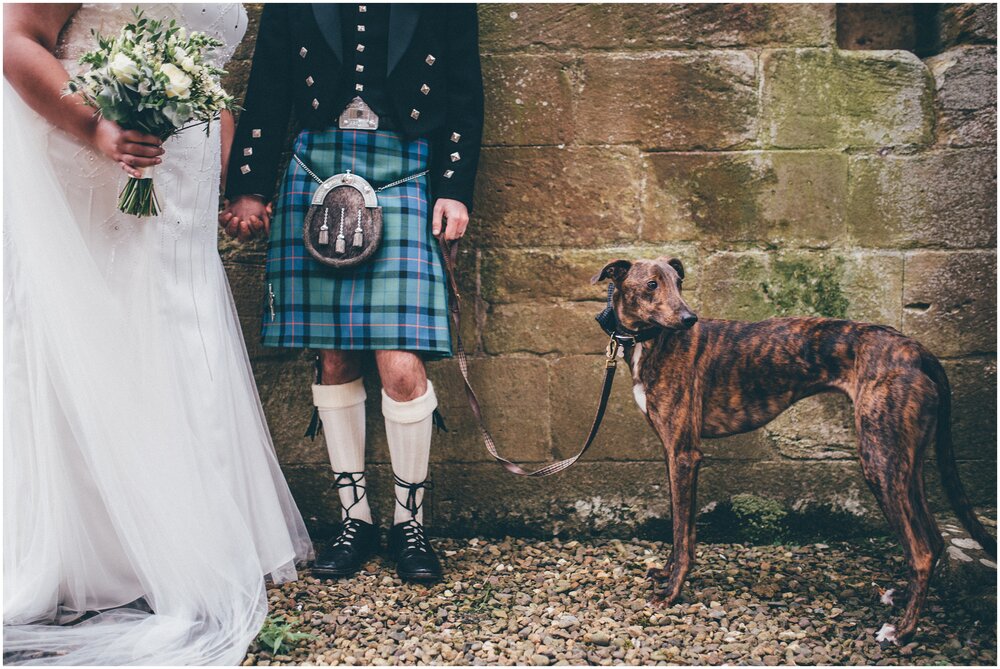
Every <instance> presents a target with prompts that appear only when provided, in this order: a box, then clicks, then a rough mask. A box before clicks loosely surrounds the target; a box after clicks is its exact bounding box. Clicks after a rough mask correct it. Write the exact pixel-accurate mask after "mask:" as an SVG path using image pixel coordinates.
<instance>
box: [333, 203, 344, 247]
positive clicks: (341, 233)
mask: <svg viewBox="0 0 1000 669" xmlns="http://www.w3.org/2000/svg"><path fill="white" fill-rule="evenodd" d="M334 251H335V252H337V253H346V252H347V238H346V237H344V208H343V207H341V208H340V231H339V232H338V233H337V244H336V246H334Z"/></svg>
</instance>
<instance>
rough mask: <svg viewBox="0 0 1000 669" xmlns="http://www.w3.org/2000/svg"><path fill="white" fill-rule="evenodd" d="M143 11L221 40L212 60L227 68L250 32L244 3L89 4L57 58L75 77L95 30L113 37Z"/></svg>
mask: <svg viewBox="0 0 1000 669" xmlns="http://www.w3.org/2000/svg"><path fill="white" fill-rule="evenodd" d="M133 7H139V8H140V9H142V10H144V11H145V14H146V16H148V17H150V18H156V19H167V20H170V19H176V20H177V23H179V24H180V25H182V26H184V27H185V28H187V29H188V30H189V31H190V30H197V31H200V32H204V33H208V34H209V35H212V36H213V37H216V38H217V39H219V40H221V41H222V42H223V46H222V47H220V48H219V49H217V50H216V51H215V52H213V53H212V54H211V56H210V59H211V60H212V62H213V64H214V65H216V66H218V67H223V66H225V64H226V63H227V62H228V61H229V59H230V58H231V57H232V55H233V52H234V51H235V50H236V47H237V46H239V43H240V40H242V39H243V34H244V33H245V32H246V29H247V15H246V11H245V10H244V9H243V5H242V4H240V3H204V4H187V3H156V4H139V5H136V4H135V3H106V4H85V5H83V6H82V7H80V9H79V10H77V12H76V13H75V14H73V16H72V17H71V18H70V20H69V21H68V22H67V23H66V26H65V27H64V28H63V30H62V33H60V35H59V42H58V44H57V45H56V51H55V53H56V57H57V58H59V59H60V60H62V61H63V64H64V65H65V66H66V68H67V69H68V70H69V71H70V74H75V73H76V70H77V68H79V65H77V64H76V61H77V59H78V58H79V57H80V56H81V55H83V54H84V53H86V52H87V51H90V50H91V49H93V48H94V46H95V42H94V37H93V35H92V34H91V30H95V31H97V32H98V33H100V34H101V35H112V34H115V33H117V32H118V31H119V30H121V27H122V26H123V25H125V24H126V23H128V22H130V21H131V20H132V8H133Z"/></svg>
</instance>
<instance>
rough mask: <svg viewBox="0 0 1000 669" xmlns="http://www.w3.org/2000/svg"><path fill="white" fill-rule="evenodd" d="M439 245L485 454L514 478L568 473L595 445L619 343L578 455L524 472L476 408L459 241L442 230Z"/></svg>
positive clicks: (611, 348)
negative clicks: (463, 323) (458, 271)
mask: <svg viewBox="0 0 1000 669" xmlns="http://www.w3.org/2000/svg"><path fill="white" fill-rule="evenodd" d="M438 244H439V245H440V247H441V256H442V258H443V259H444V269H445V274H446V275H447V278H448V291H449V293H450V297H451V300H450V302H451V304H450V305H449V309H448V310H449V312H450V314H451V322H452V329H453V330H454V331H455V357H456V358H457V359H458V368H459V370H460V371H461V373H462V379H463V381H464V383H465V395H466V397H467V398H468V400H469V407H470V408H471V409H472V413H473V414H474V415H475V417H476V421H477V422H478V424H479V433H480V435H481V436H482V438H483V443H484V444H485V445H486V450H487V451H489V454H490V455H491V456H493V459H495V460H496V461H497V462H499V463H500V464H501V465H502V466H503V468H504V469H506V470H507V471H509V472H510V473H512V474H517V475H518V476H529V477H533V478H540V477H543V476H552V475H553V474H557V473H558V472H561V471H563V470H564V469H568V468H569V467H571V466H572V465H573V464H574V463H575V462H576V461H577V460H579V459H580V458H581V457H582V456H583V454H584V453H586V452H587V449H588V448H590V446H591V444H593V443H594V439H595V438H596V437H597V432H598V431H599V430H600V428H601V421H602V420H603V419H604V412H605V411H606V410H607V408H608V398H609V397H610V396H611V385H612V384H613V383H614V381H615V369H616V368H617V359H616V356H617V351H618V340H617V339H616V338H612V339H611V342H610V343H609V344H608V360H607V365H606V367H605V370H604V386H603V387H602V389H601V400H600V402H599V403H598V405H597V413H596V414H595V415H594V423H593V425H592V426H591V428H590V434H588V435H587V440H586V441H585V442H584V444H583V446H582V447H581V448H580V451H579V452H578V453H577V454H576V455H574V456H573V457H571V458H566V459H565V460H559V461H558V462H553V463H550V464H548V465H545V466H544V467H541V468H539V469H536V470H534V471H529V470H527V469H524V468H523V467H521V466H520V465H518V464H517V463H515V462H511V461H510V460H507V459H506V458H504V457H503V456H501V455H500V454H499V453H498V452H497V447H496V443H495V442H494V441H493V437H492V435H490V433H489V430H487V429H486V425H485V423H484V422H483V411H482V408H481V407H480V406H479V399H478V398H477V397H476V391H475V390H473V388H472V384H471V382H470V381H469V360H468V357H467V356H466V354H465V347H464V346H463V345H462V335H461V334H460V330H459V322H460V320H461V311H462V307H461V301H460V296H459V293H458V282H457V281H456V280H455V264H456V262H457V260H458V241H457V240H456V241H453V242H448V241H446V240H445V238H444V230H442V231H441V236H440V237H438Z"/></svg>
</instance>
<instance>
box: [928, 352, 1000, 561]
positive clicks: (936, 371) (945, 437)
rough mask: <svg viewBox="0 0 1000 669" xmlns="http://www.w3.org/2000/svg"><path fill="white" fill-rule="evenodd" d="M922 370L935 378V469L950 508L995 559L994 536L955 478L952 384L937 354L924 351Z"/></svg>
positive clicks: (956, 473) (956, 475)
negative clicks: (939, 474) (978, 516)
mask: <svg viewBox="0 0 1000 669" xmlns="http://www.w3.org/2000/svg"><path fill="white" fill-rule="evenodd" d="M921 362H922V363H923V364H922V367H923V371H924V373H925V374H927V376H929V377H930V378H931V380H932V381H934V384H935V385H936V386H937V392H938V417H937V439H936V440H935V441H936V447H935V453H936V455H937V464H938V471H940V473H941V485H942V487H944V492H945V494H946V495H947V496H948V501H949V502H950V503H951V508H952V509H953V510H954V511H955V514H956V515H957V516H958V520H959V521H960V522H961V523H962V525H963V526H964V527H965V529H966V530H968V532H969V534H971V535H972V538H973V539H975V540H976V541H978V542H979V543H980V545H981V546H982V547H983V549H984V550H985V551H986V552H987V553H989V554H990V556H992V557H993V558H994V559H996V556H997V540H996V539H995V538H994V537H993V536H991V535H990V533H989V532H988V531H987V530H986V528H985V527H983V524H982V523H981V522H979V519H978V518H976V514H975V512H974V511H973V510H972V505H971V504H970V503H969V498H968V496H966V494H965V488H963V487H962V481H961V480H960V479H959V478H958V467H957V466H956V464H955V451H954V449H953V448H952V443H951V384H950V383H948V376H947V374H945V372H944V368H943V367H942V366H941V363H940V362H938V360H937V358H935V357H934V356H932V355H930V354H925V355H924V356H923V360H922V361H921Z"/></svg>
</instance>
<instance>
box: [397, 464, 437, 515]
mask: <svg viewBox="0 0 1000 669" xmlns="http://www.w3.org/2000/svg"><path fill="white" fill-rule="evenodd" d="M392 479H393V482H394V483H395V484H396V485H397V486H398V487H400V488H406V499H405V500H404V501H400V500H399V494H398V493H396V502H397V503H399V505H400V506H402V507H403V508H404V509H406V510H407V511H409V512H410V519H411V520H413V519H415V518H416V517H417V513H418V512H419V511H420V507H422V506H423V505H424V501H423V500H420V501H419V502H417V493H418V492H419V491H420V490H433V489H434V484H433V483H431V482H430V481H427V480H426V479H425V480H423V481H421V482H420V483H409V482H408V481H404V480H403V479H401V478H399V475H397V474H395V473H393V475H392ZM407 522H409V521H407Z"/></svg>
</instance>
